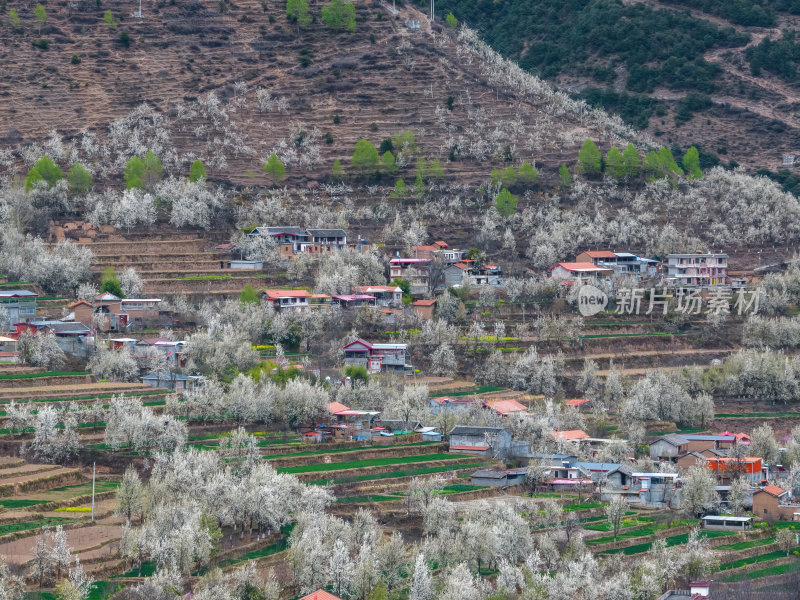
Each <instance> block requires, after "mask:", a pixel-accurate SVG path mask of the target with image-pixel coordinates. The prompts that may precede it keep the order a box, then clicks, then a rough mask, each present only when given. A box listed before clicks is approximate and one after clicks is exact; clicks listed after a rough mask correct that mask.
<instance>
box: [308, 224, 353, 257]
mask: <svg viewBox="0 0 800 600" xmlns="http://www.w3.org/2000/svg"><path fill="white" fill-rule="evenodd" d="M306 232H307V233H308V237H309V241H310V243H311V244H312V246H311V248H310V249H309V250H307V251H308V252H312V253H315V254H326V253H331V252H339V251H341V250H344V249H345V248H347V234H346V233H345V232H344V229H307V230H306Z"/></svg>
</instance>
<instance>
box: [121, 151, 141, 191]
mask: <svg viewBox="0 0 800 600" xmlns="http://www.w3.org/2000/svg"><path fill="white" fill-rule="evenodd" d="M144 173H145V166H144V161H143V160H142V159H141V158H139V157H138V156H131V157H130V159H128V162H127V163H126V164H125V187H126V188H127V189H129V190H130V189H134V188H135V189H142V188H143V187H144Z"/></svg>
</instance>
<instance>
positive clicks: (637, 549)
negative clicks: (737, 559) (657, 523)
mask: <svg viewBox="0 0 800 600" xmlns="http://www.w3.org/2000/svg"><path fill="white" fill-rule="evenodd" d="M736 533H737V532H735V531H715V530H707V529H704V530H702V531H701V532H700V537H704V538H717V537H725V536H728V535H736ZM665 539H666V541H667V547H668V548H669V547H672V546H682V545H683V544H685V543H686V542H688V541H689V534H688V533H682V534H680V535H673V536H672V537H668V538H665ZM611 541H614V540H613V538H612V539H611ZM652 547H653V542H644V543H642V544H634V545H633V546H625V547H624V548H614V549H612V550H604V551H603V552H601V553H600V554H620V553H622V554H624V555H626V556H630V555H632V554H641V553H642V552H647V551H648V550H650V548H652Z"/></svg>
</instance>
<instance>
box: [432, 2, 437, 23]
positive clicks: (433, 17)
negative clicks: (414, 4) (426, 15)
mask: <svg viewBox="0 0 800 600" xmlns="http://www.w3.org/2000/svg"><path fill="white" fill-rule="evenodd" d="M435 3H436V0H431V24H433V20H434V19H435V18H436V17H435V15H434V13H433V9H434V5H435Z"/></svg>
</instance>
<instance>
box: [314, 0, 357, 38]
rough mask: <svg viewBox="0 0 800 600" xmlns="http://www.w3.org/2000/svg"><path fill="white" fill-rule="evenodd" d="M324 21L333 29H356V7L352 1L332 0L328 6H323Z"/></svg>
mask: <svg viewBox="0 0 800 600" xmlns="http://www.w3.org/2000/svg"><path fill="white" fill-rule="evenodd" d="M322 22H323V23H325V25H327V26H328V27H330V28H331V29H338V30H344V31H355V30H356V9H355V7H354V6H353V4H352V3H350V2H347V3H345V2H343V0H331V3H330V4H329V5H328V6H323V7H322Z"/></svg>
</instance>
